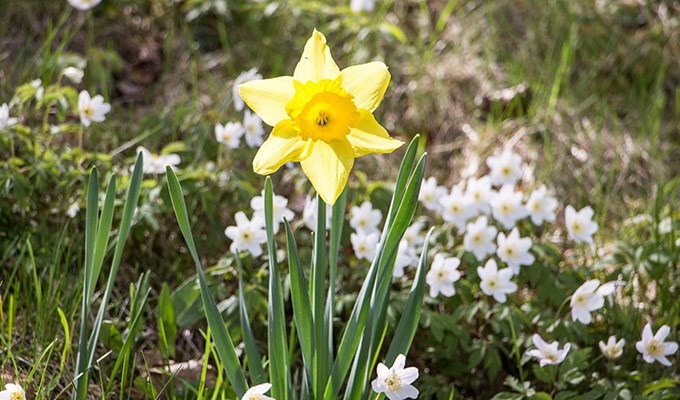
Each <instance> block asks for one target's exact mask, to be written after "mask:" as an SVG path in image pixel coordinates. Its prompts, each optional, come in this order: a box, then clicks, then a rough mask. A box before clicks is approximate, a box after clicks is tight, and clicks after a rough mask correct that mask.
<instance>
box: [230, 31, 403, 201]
mask: <svg viewBox="0 0 680 400" xmlns="http://www.w3.org/2000/svg"><path fill="white" fill-rule="evenodd" d="M389 81H390V74H389V72H388V71H387V66H386V65H385V64H383V63H381V62H371V63H367V64H361V65H355V66H351V67H348V68H345V69H343V70H342V71H340V69H339V68H338V66H337V65H336V64H335V61H333V58H332V57H331V52H330V49H329V47H328V46H327V45H326V38H325V37H324V36H323V35H322V34H321V33H320V32H318V31H316V30H314V33H313V34H312V37H311V38H310V39H309V40H308V41H307V44H306V45H305V49H304V52H303V53H302V58H301V59H300V62H298V64H297V66H296V67H295V72H294V73H293V76H281V77H278V78H272V79H262V80H255V81H250V82H246V83H243V84H241V85H239V87H238V91H239V94H240V96H241V98H243V100H244V101H245V102H246V104H248V106H249V107H250V108H252V109H253V111H255V113H257V114H258V115H259V116H260V117H261V118H262V120H263V121H264V122H265V123H266V124H268V125H271V126H273V127H274V129H273V130H272V132H271V134H270V135H269V138H268V139H267V140H266V141H265V142H264V144H262V146H261V147H260V149H259V150H258V152H257V154H256V155H255V159H254V160H253V169H254V170H255V172H256V173H258V174H261V175H269V174H272V173H274V172H276V170H278V169H279V168H280V167H281V166H282V165H283V164H285V163H287V162H289V161H293V162H300V164H301V166H302V170H303V171H304V172H305V174H306V175H307V177H308V178H309V180H310V181H311V182H312V185H313V186H314V188H315V189H316V191H317V192H318V193H319V195H320V196H321V198H322V199H323V200H324V201H325V202H326V203H328V204H333V203H335V200H336V199H337V198H338V196H339V195H340V193H342V190H343V189H344V187H345V185H346V184H347V178H348V177H349V172H350V170H351V169H352V166H353V165H354V159H355V158H357V157H361V156H364V155H366V154H371V153H390V152H392V151H394V150H395V149H397V148H399V146H401V145H402V144H403V143H402V142H401V141H399V140H396V139H393V138H391V137H390V136H389V135H388V133H387V131H386V130H385V128H383V127H382V126H380V124H379V123H378V122H377V121H376V120H375V118H374V117H373V114H371V113H372V112H373V110H375V109H376V108H377V107H378V105H379V104H380V101H381V100H382V98H383V95H384V94H385V90H386V89H387V85H388V83H389Z"/></svg>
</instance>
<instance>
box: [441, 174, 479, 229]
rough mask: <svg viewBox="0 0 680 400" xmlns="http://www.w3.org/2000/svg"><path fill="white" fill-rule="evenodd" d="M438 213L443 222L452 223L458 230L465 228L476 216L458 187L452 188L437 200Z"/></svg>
mask: <svg viewBox="0 0 680 400" xmlns="http://www.w3.org/2000/svg"><path fill="white" fill-rule="evenodd" d="M439 211H441V214H442V218H443V219H444V221H446V222H450V223H452V224H453V225H454V226H455V227H456V228H458V229H463V228H465V224H466V223H467V221H468V220H469V219H470V218H472V217H474V216H475V214H476V212H475V209H474V207H472V203H471V202H470V200H469V199H468V198H467V196H465V194H464V193H463V188H462V187H461V186H460V185H456V186H454V187H452V188H451V191H450V192H449V193H448V194H447V195H445V196H443V197H441V198H440V199H439Z"/></svg>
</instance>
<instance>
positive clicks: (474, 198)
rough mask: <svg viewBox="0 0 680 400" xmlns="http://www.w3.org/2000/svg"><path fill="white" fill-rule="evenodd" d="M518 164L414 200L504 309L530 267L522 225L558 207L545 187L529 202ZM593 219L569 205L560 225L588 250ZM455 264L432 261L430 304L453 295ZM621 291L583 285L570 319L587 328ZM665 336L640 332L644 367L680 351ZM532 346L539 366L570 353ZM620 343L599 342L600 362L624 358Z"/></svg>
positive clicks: (429, 185) (513, 160)
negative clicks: (472, 262) (455, 242)
mask: <svg viewBox="0 0 680 400" xmlns="http://www.w3.org/2000/svg"><path fill="white" fill-rule="evenodd" d="M522 164H523V162H522V158H521V157H520V156H519V155H518V154H515V153H514V152H512V151H504V152H502V153H501V154H499V155H495V156H492V157H489V159H488V160H487V161H486V165H487V166H488V168H489V173H488V175H486V176H483V177H481V178H476V177H473V178H470V179H468V180H467V181H466V182H461V183H458V184H456V185H454V186H453V187H451V188H450V189H447V188H445V187H443V186H440V185H438V184H437V181H436V179H435V178H434V177H430V178H427V179H425V180H424V181H423V184H422V186H421V192H420V197H419V201H420V202H421V204H422V205H423V207H424V208H425V209H427V210H429V211H432V212H433V213H435V215H437V216H439V217H440V218H441V219H442V220H443V221H444V223H445V226H447V225H448V226H449V227H451V228H452V230H453V232H454V233H458V234H460V235H462V236H463V241H462V242H463V243H462V245H463V249H464V250H465V251H467V252H469V253H471V254H472V255H473V256H474V258H475V259H476V260H477V261H478V262H479V263H480V264H481V263H484V266H481V265H480V266H479V267H477V275H478V276H479V279H480V283H479V286H480V289H481V291H482V292H483V293H484V294H486V295H488V296H492V297H493V298H494V299H495V300H496V301H497V302H499V303H505V302H506V301H507V296H508V295H509V294H511V293H514V292H516V291H517V290H518V285H517V284H516V283H515V282H513V281H512V279H513V277H515V276H516V275H518V274H519V273H520V271H521V268H522V267H525V266H530V265H532V264H534V262H535V256H534V255H533V254H532V253H531V248H532V245H533V241H532V238H531V237H530V236H529V235H527V236H526V237H522V236H521V234H520V229H523V230H526V229H527V228H526V224H523V225H518V224H519V223H520V222H521V221H523V220H525V219H529V220H530V221H531V223H532V224H533V225H535V226H541V225H543V224H545V223H554V222H555V221H556V219H557V208H558V201H557V199H556V198H555V197H553V196H551V195H550V194H549V192H548V188H546V186H545V185H539V186H538V187H536V188H535V189H534V190H533V191H531V192H529V193H528V195H526V194H525V192H523V190H522V189H521V187H520V182H521V179H522V176H523V169H522ZM593 217H594V211H593V209H592V208H591V207H589V206H586V207H584V208H582V209H581V210H578V211H577V210H576V209H575V208H574V207H573V206H571V205H567V206H566V207H565V208H564V226H565V228H566V232H567V235H568V238H569V239H570V240H572V241H573V242H575V243H578V244H581V243H584V244H587V245H590V246H591V247H593V246H594V241H593V235H594V234H595V233H596V232H597V230H598V224H597V223H596V222H595V221H594V220H593ZM494 256H495V257H494ZM487 258H488V259H487ZM460 264H461V260H460V259H458V258H456V257H449V256H446V255H444V254H443V253H439V254H436V255H435V256H434V259H433V262H432V266H431V267H430V271H429V272H428V274H427V284H428V285H429V286H430V296H431V297H436V296H438V295H439V294H442V295H444V296H447V297H448V296H452V295H454V294H455V292H456V291H455V287H454V283H455V282H456V281H458V280H459V279H460V277H461V272H460V271H459V270H458V268H459V266H460ZM499 264H502V265H503V268H500V267H499ZM624 284H625V282H623V281H620V280H617V281H611V282H606V283H601V282H600V281H599V280H598V279H591V280H586V282H585V283H583V284H582V285H581V286H580V287H579V288H578V289H576V291H575V292H574V293H573V295H572V296H571V297H570V298H569V300H570V306H571V317H572V319H573V320H574V321H578V322H580V323H582V324H590V323H591V322H592V320H593V316H592V313H593V312H595V311H597V310H599V309H601V308H602V307H604V305H605V299H607V300H608V301H609V303H610V304H611V303H612V302H613V299H614V292H615V290H616V288H617V287H619V286H622V285H624ZM668 334H669V329H668V327H667V326H663V327H661V329H660V330H659V331H658V332H657V334H656V335H653V334H652V332H651V327H650V326H649V325H648V326H646V327H645V330H644V331H643V335H642V340H641V341H640V342H638V343H637V345H636V347H637V349H638V351H639V352H640V353H641V354H642V355H643V358H644V359H645V361H647V362H653V361H659V362H660V363H662V364H664V365H670V364H668V363H669V360H668V359H667V358H666V356H667V355H669V354H673V353H675V352H676V351H677V344H676V343H674V342H670V343H664V340H665V338H666V337H667V336H668ZM533 343H534V346H535V349H533V350H530V351H529V352H528V353H527V354H528V355H529V356H532V357H535V358H537V359H539V361H540V365H541V366H544V365H550V364H559V363H561V362H562V361H563V360H564V359H565V357H566V355H567V353H568V352H569V349H570V347H571V344H569V343H567V344H565V345H564V347H562V348H560V345H559V344H558V343H557V342H552V343H547V342H546V341H545V340H543V338H542V337H541V336H540V335H538V334H536V335H534V336H533ZM624 344H625V340H623V339H621V340H618V341H617V339H616V337H614V336H611V337H610V338H609V339H608V341H607V343H605V342H603V341H601V342H600V343H599V346H600V349H601V351H602V353H603V355H604V356H605V357H607V358H610V359H614V358H617V357H619V356H621V354H622V353H623V346H624Z"/></svg>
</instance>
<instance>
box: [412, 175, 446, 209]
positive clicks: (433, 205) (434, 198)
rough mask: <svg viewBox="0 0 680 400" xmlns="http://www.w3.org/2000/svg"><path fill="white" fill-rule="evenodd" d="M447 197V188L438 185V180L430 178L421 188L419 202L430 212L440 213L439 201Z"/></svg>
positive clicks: (424, 181)
mask: <svg viewBox="0 0 680 400" xmlns="http://www.w3.org/2000/svg"><path fill="white" fill-rule="evenodd" d="M443 196H446V188H445V187H443V186H439V185H437V178H435V177H433V176H432V177H429V178H427V179H425V180H423V184H422V185H421V186H420V194H418V200H419V201H420V202H421V203H423V207H425V208H426V209H428V210H430V211H439V208H440V207H439V199H440V198H442V197H443Z"/></svg>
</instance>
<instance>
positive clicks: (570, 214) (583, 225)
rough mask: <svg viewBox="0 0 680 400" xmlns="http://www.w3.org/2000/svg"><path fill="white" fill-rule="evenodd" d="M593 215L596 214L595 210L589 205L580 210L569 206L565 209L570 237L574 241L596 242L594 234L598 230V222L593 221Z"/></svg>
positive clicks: (591, 243)
mask: <svg viewBox="0 0 680 400" xmlns="http://www.w3.org/2000/svg"><path fill="white" fill-rule="evenodd" d="M593 215H595V212H594V211H593V209H592V208H590V207H589V206H587V207H583V208H582V209H581V210H579V211H578V212H576V210H575V209H574V207H572V206H570V205H569V206H567V208H566V209H565V210H564V219H565V222H566V224H567V232H568V233H569V237H570V238H571V239H572V240H573V241H575V242H576V243H588V244H590V245H593V244H594V242H593V235H594V234H595V232H597V223H596V222H594V221H593Z"/></svg>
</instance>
